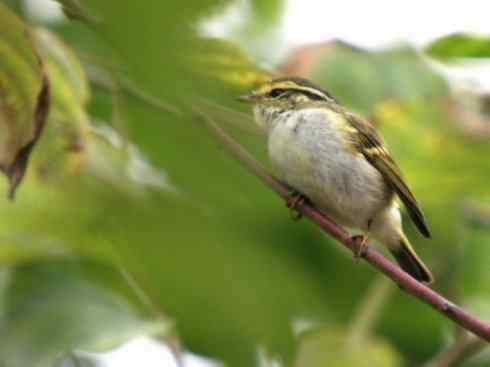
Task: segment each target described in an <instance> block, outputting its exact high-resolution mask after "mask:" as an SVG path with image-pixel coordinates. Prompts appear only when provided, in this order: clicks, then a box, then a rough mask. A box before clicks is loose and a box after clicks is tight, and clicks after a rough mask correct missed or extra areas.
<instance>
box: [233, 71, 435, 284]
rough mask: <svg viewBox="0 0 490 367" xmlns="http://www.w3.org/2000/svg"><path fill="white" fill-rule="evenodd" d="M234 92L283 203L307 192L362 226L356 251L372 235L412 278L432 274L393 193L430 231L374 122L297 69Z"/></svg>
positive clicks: (327, 210)
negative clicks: (259, 135)
mask: <svg viewBox="0 0 490 367" xmlns="http://www.w3.org/2000/svg"><path fill="white" fill-rule="evenodd" d="M238 100H239V101H242V102H247V103H249V104H252V106H253V114H254V120H255V122H256V123H257V124H258V125H259V126H260V127H261V128H262V129H264V130H265V132H266V135H267V140H268V154H269V158H270V161H271V163H272V166H273V167H274V169H275V170H276V171H277V175H278V178H279V179H280V181H281V182H283V183H284V184H286V185H287V186H288V187H289V188H291V190H292V196H291V198H293V200H292V201H291V202H290V204H291V203H292V204H291V206H293V207H294V206H295V205H297V203H298V202H299V201H301V200H305V199H306V200H309V201H310V202H311V203H312V204H313V205H314V206H315V207H316V208H317V209H318V210H320V211H321V212H322V213H324V214H325V215H327V216H328V217H329V218H331V219H332V220H333V221H335V222H336V223H338V224H340V225H343V226H345V227H347V228H350V229H352V230H360V231H362V233H363V234H362V235H358V236H352V238H353V239H354V238H359V237H361V243H360V246H359V248H360V250H359V251H362V249H363V248H364V246H365V245H366V241H367V239H368V238H369V239H374V240H376V241H377V242H378V243H380V244H382V245H383V246H385V247H386V248H387V249H388V250H389V251H390V252H391V254H392V255H393V257H394V258H395V260H396V261H397V263H398V264H399V266H400V267H401V268H402V269H403V270H404V271H405V272H407V273H409V274H410V275H411V276H412V277H413V278H415V279H417V280H418V281H420V282H423V283H431V282H433V276H432V274H431V272H430V270H429V269H428V267H427V266H426V265H425V264H424V263H423V262H422V260H421V259H420V257H419V256H418V255H417V253H416V252H415V250H414V248H413V247H412V245H411V244H410V241H409V240H408V238H407V237H406V235H405V234H404V232H403V228H402V216H401V214H400V205H399V202H398V200H397V197H398V198H399V200H400V201H401V202H402V203H403V204H404V206H405V208H406V210H407V212H408V214H409V217H410V218H411V220H412V221H413V223H414V224H415V226H416V227H417V229H418V230H419V231H420V233H421V234H422V235H423V236H425V237H427V238H430V237H431V234H430V232H429V228H428V225H427V221H426V219H425V216H424V214H423V212H422V209H421V207H420V205H419V203H418V202H417V200H416V198H415V195H414V194H413V192H412V190H411V189H410V188H409V186H408V184H407V182H406V180H405V178H404V176H403V175H402V172H401V170H400V168H399V166H398V165H397V163H396V162H395V161H394V159H393V158H392V156H391V155H390V153H389V151H388V149H387V147H386V144H385V142H384V140H383V138H382V137H381V135H380V134H379V132H378V131H377V130H376V128H375V127H374V125H372V124H371V123H370V122H369V121H368V120H367V119H364V118H362V117H361V116H359V115H357V114H355V113H353V112H351V111H350V110H349V109H347V108H346V107H344V106H343V105H341V104H340V103H339V102H338V101H337V100H336V99H335V98H334V97H333V96H332V95H331V94H330V93H329V92H327V91H326V90H325V89H323V88H321V87H320V86H318V85H316V84H315V83H313V82H311V81H310V80H307V79H304V78H300V77H294V76H291V77H280V78H275V79H271V80H268V81H265V82H263V83H261V84H260V85H258V86H257V87H256V88H254V89H253V90H252V91H250V92H249V93H248V94H245V95H242V96H239V97H238ZM360 253H361V252H360ZM360 253H359V254H358V255H360Z"/></svg>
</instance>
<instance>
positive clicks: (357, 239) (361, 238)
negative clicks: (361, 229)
mask: <svg viewBox="0 0 490 367" xmlns="http://www.w3.org/2000/svg"><path fill="white" fill-rule="evenodd" d="M368 239H369V237H368V235H365V234H358V235H355V236H351V238H350V240H351V241H352V242H353V243H354V244H355V245H356V249H355V251H354V258H355V259H356V260H357V261H359V258H361V257H363V256H364V255H365V254H366V249H367V246H368Z"/></svg>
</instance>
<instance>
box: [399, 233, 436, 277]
mask: <svg viewBox="0 0 490 367" xmlns="http://www.w3.org/2000/svg"><path fill="white" fill-rule="evenodd" d="M390 252H391V253H392V255H393V257H394V258H395V259H396V261H397V262H398V264H399V265H400V267H401V268H402V269H403V270H405V271H406V272H407V273H408V274H410V275H411V276H412V277H414V278H415V279H417V280H418V281H420V282H424V283H432V281H433V280H434V278H433V277H432V274H431V272H430V270H429V269H428V268H427V266H426V265H425V264H424V263H423V262H422V260H420V258H419V257H418V255H417V254H416V253H415V250H414V249H413V247H412V245H410V242H409V241H408V239H407V238H406V237H405V235H404V234H403V233H402V234H401V237H400V242H399V244H398V246H390Z"/></svg>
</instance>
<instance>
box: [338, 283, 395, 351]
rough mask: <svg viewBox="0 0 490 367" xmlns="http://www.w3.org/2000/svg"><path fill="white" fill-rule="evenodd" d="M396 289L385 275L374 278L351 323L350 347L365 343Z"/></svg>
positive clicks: (348, 344) (348, 343)
mask: <svg viewBox="0 0 490 367" xmlns="http://www.w3.org/2000/svg"><path fill="white" fill-rule="evenodd" d="M394 289H395V287H394V286H393V283H392V282H390V281H389V280H388V279H386V278H385V277H384V276H382V275H378V276H377V277H376V278H375V279H374V281H373V283H372V284H371V286H370V287H369V289H368V290H367V292H366V295H365V296H364V297H363V299H362V301H361V303H360V305H359V307H358V309H357V311H356V313H355V314H354V318H353V319H352V321H351V323H350V332H349V337H348V340H347V346H348V347H349V348H350V349H353V348H354V347H356V346H357V347H358V346H360V345H363V341H364V340H366V338H367V337H368V335H369V333H370V332H371V329H372V328H373V325H374V324H375V323H376V321H378V319H379V317H380V316H381V312H382V311H383V307H384V306H385V304H386V301H387V300H388V299H389V296H390V295H391V294H392V293H393V290H394Z"/></svg>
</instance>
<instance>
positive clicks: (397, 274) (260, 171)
mask: <svg viewBox="0 0 490 367" xmlns="http://www.w3.org/2000/svg"><path fill="white" fill-rule="evenodd" d="M197 112H198V113H199V115H200V116H201V117H202V118H203V120H204V122H205V123H206V125H207V126H208V127H209V129H210V130H211V131H212V132H213V134H214V135H215V136H216V137H217V138H218V139H219V140H220V141H221V142H222V143H223V144H224V145H225V147H226V148H227V149H228V150H229V152H230V153H231V154H232V155H233V156H234V157H235V158H237V159H238V160H239V161H240V162H241V163H242V164H244V165H245V166H246V167H247V169H249V170H250V171H251V172H252V173H253V174H255V175H256V176H257V177H259V178H260V179H261V180H262V182H263V183H265V184H266V185H267V186H269V187H270V188H271V189H273V190H274V191H275V192H276V193H277V194H279V196H281V197H282V198H283V199H284V200H287V199H288V198H289V197H290V190H289V189H288V188H287V187H286V186H284V185H283V184H281V183H280V182H279V181H278V180H276V179H275V178H274V177H272V176H271V175H269V174H268V173H267V171H266V170H265V169H264V168H263V167H262V166H261V165H260V164H259V163H258V162H257V161H256V160H255V159H254V158H253V157H252V156H251V155H250V154H249V153H248V152H247V151H246V150H245V149H244V148H242V146H241V145H239V144H238V143H237V142H236V141H235V140H234V139H233V138H231V137H230V136H229V135H228V134H227V133H226V132H225V131H224V130H223V129H221V128H220V127H219V126H218V125H216V124H215V123H214V122H213V121H212V120H211V119H210V118H209V117H208V116H206V115H205V114H203V113H202V112H201V111H199V110H197ZM296 209H297V210H298V211H299V212H300V213H302V214H303V215H304V216H306V217H308V218H310V219H311V220H312V221H313V222H315V223H316V224H317V225H318V226H319V227H320V228H322V229H323V230H324V231H325V232H326V233H328V234H330V235H331V236H333V237H335V238H336V239H337V240H338V241H339V242H340V243H342V244H343V245H344V246H345V247H347V248H348V249H349V250H351V251H352V252H354V253H355V252H356V251H357V249H358V244H356V243H355V241H353V240H352V239H351V236H350V235H349V233H348V232H347V231H346V230H345V229H344V228H342V227H341V226H339V225H338V224H335V223H334V222H332V221H331V220H330V219H329V218H327V217H326V216H325V215H324V214H322V213H321V212H319V211H318V210H317V209H315V208H314V207H313V206H311V205H310V204H308V203H307V202H305V203H303V204H301V205H298V207H297V208H296ZM361 257H362V258H364V259H365V260H366V261H367V262H368V263H370V264H371V265H372V266H374V267H375V268H376V269H378V270H379V271H381V272H383V273H384V274H385V275H386V276H387V277H389V278H390V279H391V280H393V281H394V282H395V283H397V284H398V285H399V286H400V287H401V289H403V290H404V291H405V292H407V293H409V294H411V295H412V296H414V297H416V298H418V299H419V300H421V301H422V302H425V303H426V304H428V305H430V306H432V307H433V308H435V309H436V310H437V311H438V312H439V313H441V314H443V315H444V316H446V317H447V318H449V319H451V320H453V321H454V322H455V323H457V324H458V325H460V326H461V327H463V328H464V329H466V330H468V331H471V332H472V333H474V334H476V335H478V336H480V337H481V338H483V339H484V340H486V341H487V342H490V324H488V323H486V322H484V321H482V320H479V319H477V318H476V317H474V316H472V315H471V314H469V313H468V312H467V311H465V310H464V309H463V308H461V307H459V306H457V305H455V304H454V303H452V302H451V301H449V300H447V299H446V298H444V297H443V296H441V295H440V294H439V293H437V292H435V291H434V290H432V289H431V288H429V287H427V286H426V285H424V284H422V283H420V282H418V281H417V280H415V279H414V278H412V277H411V276H410V275H409V274H407V273H406V272H404V271H403V270H401V269H400V268H399V267H398V266H396V265H395V264H394V263H392V262H391V261H389V260H388V259H386V258H385V257H384V256H383V255H382V254H381V253H380V252H378V251H376V250H374V249H373V248H371V247H369V246H366V249H365V251H363V253H362V254H361Z"/></svg>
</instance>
